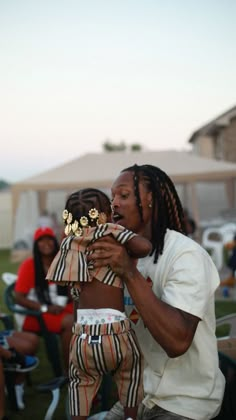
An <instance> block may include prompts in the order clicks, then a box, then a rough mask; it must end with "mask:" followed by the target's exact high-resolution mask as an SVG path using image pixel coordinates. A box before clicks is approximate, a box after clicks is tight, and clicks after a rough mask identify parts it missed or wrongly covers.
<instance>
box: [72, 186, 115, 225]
mask: <svg viewBox="0 0 236 420" xmlns="http://www.w3.org/2000/svg"><path fill="white" fill-rule="evenodd" d="M94 207H95V208H96V209H97V210H98V212H99V213H101V212H103V213H105V214H106V216H107V217H108V218H109V219H110V218H111V202H110V199H109V197H108V196H107V195H106V194H105V193H104V192H103V191H100V190H98V189H97V188H84V189H81V190H78V191H75V192H73V193H72V194H71V195H70V196H69V197H68V199H67V201H66V205H65V209H66V210H68V212H70V213H71V214H72V216H73V220H79V219H80V217H82V216H87V214H88V212H89V210H90V209H91V208H94Z"/></svg>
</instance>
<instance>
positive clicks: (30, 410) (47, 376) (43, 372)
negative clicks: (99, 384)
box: [0, 251, 236, 420]
mask: <svg viewBox="0 0 236 420" xmlns="http://www.w3.org/2000/svg"><path fill="white" fill-rule="evenodd" d="M17 268H18V264H17V263H12V262H11V259H10V253H9V251H0V278H1V276H2V273H4V272H5V271H8V272H13V273H16V271H17ZM4 288H5V284H4V283H3V281H0V295H1V297H2V296H3V290H4ZM0 312H6V313H8V310H7V308H6V307H5V305H4V302H3V299H1V301H0ZM233 312H236V302H234V301H227V300H225V301H219V302H216V317H221V316H223V315H226V314H229V313H233ZM226 334H227V330H226V329H225V328H222V327H221V328H219V329H218V330H217V335H218V336H222V335H226ZM37 356H38V357H39V360H40V364H39V366H38V367H37V368H36V369H35V370H34V371H32V373H31V379H32V385H31V386H29V385H26V387H25V402H26V408H25V410H23V411H19V412H13V411H11V409H10V407H9V404H8V400H7V401H6V403H7V415H8V416H9V417H10V419H11V420H17V419H24V420H28V419H29V420H30V419H33V420H43V418H44V415H45V413H46V411H47V408H48V405H49V403H50V401H51V394H50V393H39V392H38V391H37V389H36V387H37V385H39V384H41V383H44V382H47V381H49V380H51V379H52V378H53V373H52V370H51V366H50V365H49V363H48V361H47V358H46V355H45V351H44V343H43V342H42V340H40V347H39V351H38V354H37ZM114 394H115V393H114V392H113V393H112V396H113V397H114ZM65 401H66V386H65V387H64V388H63V390H62V391H61V398H60V403H59V405H58V408H57V410H56V413H55V416H54V418H55V420H64V419H66V416H65ZM112 402H113V401H111V403H112ZM98 410H99V403H97V404H96V405H95V406H94V412H95V411H98Z"/></svg>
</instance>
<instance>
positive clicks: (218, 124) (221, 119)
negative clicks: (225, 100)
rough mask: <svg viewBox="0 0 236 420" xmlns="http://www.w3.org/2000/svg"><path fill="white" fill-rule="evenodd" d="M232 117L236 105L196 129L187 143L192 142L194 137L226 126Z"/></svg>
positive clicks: (234, 113) (235, 110) (235, 111)
mask: <svg viewBox="0 0 236 420" xmlns="http://www.w3.org/2000/svg"><path fill="white" fill-rule="evenodd" d="M233 118H236V106H234V107H233V108H231V109H229V110H228V111H226V112H224V113H223V114H221V115H219V116H218V117H217V118H214V119H213V120H212V121H210V122H208V123H207V124H205V125H203V126H202V127H201V128H199V129H198V130H196V131H195V132H194V133H193V134H192V136H191V137H190V139H189V143H194V141H195V140H196V138H197V137H199V136H204V135H207V134H214V133H216V132H218V131H219V130H220V129H222V128H223V127H227V125H229V123H230V121H231V120H232V119H233Z"/></svg>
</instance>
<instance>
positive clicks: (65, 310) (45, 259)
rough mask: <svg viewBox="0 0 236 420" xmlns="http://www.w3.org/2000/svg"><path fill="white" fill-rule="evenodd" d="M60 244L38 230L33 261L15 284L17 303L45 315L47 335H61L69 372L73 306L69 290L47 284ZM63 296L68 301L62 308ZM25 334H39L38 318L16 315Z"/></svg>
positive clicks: (26, 264) (45, 229) (23, 268)
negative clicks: (51, 265)
mask: <svg viewBox="0 0 236 420" xmlns="http://www.w3.org/2000/svg"><path fill="white" fill-rule="evenodd" d="M58 249H59V244H58V242H57V239H56V237H55V234H54V232H53V230H52V229H51V228H49V227H41V228H38V229H37V230H36V231H35V233H34V245H33V257H30V258H27V259H26V260H25V261H23V263H22V264H21V265H20V267H19V270H18V276H17V280H16V283H15V300H16V302H17V303H18V304H19V305H21V306H23V307H25V308H27V309H33V310H37V311H41V312H42V316H43V320H44V322H45V324H46V326H47V329H48V331H50V332H52V333H57V334H60V337H61V342H62V349H63V356H64V366H65V372H66V374H67V370H68V360H69V343H70V339H71V334H72V332H71V331H72V325H73V303H72V302H67V301H68V289H67V287H61V286H58V287H57V286H56V285H55V284H54V283H51V284H48V282H46V281H45V277H46V273H47V271H48V268H49V266H50V264H51V262H52V260H53V258H54V257H55V255H56V254H57V251H58ZM62 296H64V299H65V301H66V303H65V304H61V300H62ZM17 321H18V324H19V325H20V327H21V328H22V330H24V331H32V332H35V333H38V332H40V325H39V322H38V320H37V318H36V317H34V316H30V315H27V316H25V315H19V314H17Z"/></svg>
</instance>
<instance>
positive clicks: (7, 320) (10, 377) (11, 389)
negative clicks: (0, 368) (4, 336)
mask: <svg viewBox="0 0 236 420" xmlns="http://www.w3.org/2000/svg"><path fill="white" fill-rule="evenodd" d="M0 321H1V322H2V323H3V327H4V330H12V329H13V326H14V322H13V318H12V316H10V315H7V314H5V313H0ZM4 377H5V385H6V391H7V395H8V400H9V403H10V407H11V409H12V410H17V402H16V393H15V372H7V371H5V372H4Z"/></svg>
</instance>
